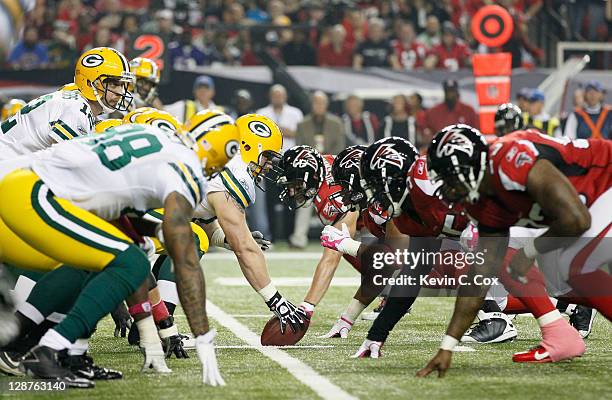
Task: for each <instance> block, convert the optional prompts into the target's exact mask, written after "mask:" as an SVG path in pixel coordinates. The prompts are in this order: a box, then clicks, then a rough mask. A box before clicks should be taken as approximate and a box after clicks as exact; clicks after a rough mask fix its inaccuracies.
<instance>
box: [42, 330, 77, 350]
mask: <svg viewBox="0 0 612 400" xmlns="http://www.w3.org/2000/svg"><path fill="white" fill-rule="evenodd" d="M39 344H40V345H41V346H47V347H51V348H52V349H54V350H57V351H61V350H64V349H69V348H70V347H72V343H71V342H70V340H68V339H66V338H65V337H64V336H62V335H61V334H60V333H58V332H57V331H56V330H55V329H49V330H48V331H47V333H45V335H44V336H43V337H42V338H41V339H40V343H39Z"/></svg>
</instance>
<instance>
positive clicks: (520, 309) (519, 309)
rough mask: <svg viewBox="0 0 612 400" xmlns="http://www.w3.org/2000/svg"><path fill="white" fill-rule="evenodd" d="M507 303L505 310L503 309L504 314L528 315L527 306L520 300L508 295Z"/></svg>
mask: <svg viewBox="0 0 612 400" xmlns="http://www.w3.org/2000/svg"><path fill="white" fill-rule="evenodd" d="M507 299H508V301H507V303H506V308H504V313H506V314H525V313H529V312H531V311H529V309H528V308H527V306H526V305H525V304H524V303H523V302H522V301H521V299H519V298H517V297H515V296H512V295H508V297H507Z"/></svg>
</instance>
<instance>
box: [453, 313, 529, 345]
mask: <svg viewBox="0 0 612 400" xmlns="http://www.w3.org/2000/svg"><path fill="white" fill-rule="evenodd" d="M478 319H479V320H480V321H479V322H478V323H477V324H476V325H474V326H473V327H472V328H471V329H470V330H469V331H467V332H466V333H465V335H463V337H462V338H461V341H462V342H463V343H503V342H508V341H511V340H514V338H516V336H517V332H516V328H515V327H514V325H513V324H512V321H511V320H510V318H509V317H508V316H507V315H505V314H504V313H499V312H493V313H485V312H483V311H479V312H478Z"/></svg>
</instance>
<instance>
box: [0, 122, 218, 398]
mask: <svg viewBox="0 0 612 400" xmlns="http://www.w3.org/2000/svg"><path fill="white" fill-rule="evenodd" d="M187 139H188V138H187V137H186V136H184V135H180V134H179V135H176V134H174V133H169V132H167V131H164V130H161V129H158V128H154V127H150V126H145V125H126V126H121V127H117V128H114V129H111V130H109V131H108V132H107V133H105V134H102V135H98V136H95V137H83V138H78V139H76V140H72V141H70V142H67V143H63V144H61V145H58V146H54V147H53V148H52V149H50V150H48V151H45V152H41V153H37V154H36V156H35V157H33V158H32V159H31V161H30V162H29V163H27V165H24V166H27V167H29V169H19V170H16V171H14V172H12V173H10V174H9V175H7V176H6V177H5V178H4V180H3V181H2V183H1V184H0V197H1V198H2V199H3V202H2V204H1V205H0V218H2V220H3V221H4V222H5V224H6V226H8V228H10V230H11V232H12V233H13V234H14V237H6V236H4V235H3V236H2V238H1V239H0V240H2V241H6V240H10V241H11V245H14V243H13V242H14V241H15V240H17V241H19V240H21V241H23V244H22V245H23V246H30V247H31V251H32V252H35V253H38V254H40V255H41V256H42V257H45V258H47V259H52V260H57V262H60V263H63V264H68V265H71V266H73V267H76V268H82V269H85V270H90V271H95V272H97V274H96V275H95V277H94V278H93V279H91V280H89V281H88V283H87V285H86V286H85V287H84V288H83V289H82V291H81V292H80V295H79V297H78V298H77V300H76V302H75V304H74V306H73V307H72V309H71V311H70V312H69V313H68V315H67V316H66V318H64V320H63V321H62V322H61V323H59V324H58V325H57V326H56V327H55V328H54V329H52V330H49V331H48V332H47V333H46V334H45V335H44V336H43V337H42V339H41V341H40V344H39V345H38V346H36V347H34V348H33V349H32V350H31V351H30V352H29V353H28V354H27V355H26V356H25V357H24V359H23V361H22V365H23V368H24V369H25V370H26V371H27V372H28V374H30V375H32V376H35V377H41V378H50V379H61V380H64V381H66V382H67V383H68V384H69V385H70V386H76V387H91V386H93V382H91V381H89V380H87V379H82V378H78V377H76V376H74V375H73V374H72V373H71V372H70V371H69V370H68V369H66V368H64V367H62V366H61V365H60V364H59V363H58V353H59V352H60V351H62V350H63V349H66V348H68V347H70V346H71V343H72V342H74V341H75V340H76V339H78V338H82V337H87V336H88V335H90V334H91V332H92V331H93V329H94V328H95V326H96V324H97V322H98V321H99V319H101V318H102V317H104V316H105V315H106V314H108V313H109V312H110V311H112V310H114V309H115V307H116V306H117V304H119V303H120V302H121V301H123V300H124V299H125V298H126V297H128V296H129V295H130V294H131V293H133V292H134V291H135V290H136V289H138V288H140V287H141V286H142V283H143V282H144V280H145V279H146V277H147V276H148V274H149V268H150V267H149V262H148V259H147V258H146V256H145V255H144V253H142V251H141V250H140V249H139V248H138V247H137V246H135V245H134V244H133V241H132V240H131V239H130V238H129V237H128V236H126V235H125V234H124V233H123V232H121V231H120V230H118V229H117V228H116V227H115V226H113V225H111V224H109V223H108V222H107V221H111V220H115V219H117V218H118V217H119V215H121V213H122V212H124V211H125V210H126V209H134V210H141V211H145V210H147V209H150V208H156V207H161V206H164V208H165V212H166V213H165V216H164V222H163V225H162V230H163V233H164V236H163V237H164V239H165V240H164V242H165V247H166V249H167V251H168V253H169V254H170V255H171V256H172V258H173V260H174V266H175V268H176V276H177V283H178V289H179V295H180V297H181V300H182V301H181V303H182V305H183V308H184V310H185V313H186V314H187V318H188V321H189V323H190V327H191V329H192V332H193V333H194V335H195V336H197V337H196V348H197V350H198V355H199V357H200V360H201V362H202V363H203V367H204V368H203V381H204V383H207V384H211V385H219V384H224V382H223V379H222V378H221V376H220V374H219V372H218V367H217V363H216V357H215V354H214V346H213V339H214V336H215V331H214V330H211V329H210V328H209V325H208V319H207V316H206V310H205V294H204V293H205V292H204V278H203V275H202V271H201V269H200V266H199V262H198V260H197V258H196V248H195V243H194V241H193V236H192V230H191V227H190V226H189V222H190V220H191V217H192V213H193V209H194V208H195V206H196V205H197V204H198V202H199V200H200V196H201V187H200V185H201V182H202V180H203V177H202V176H201V172H199V171H201V164H200V160H199V158H198V155H197V153H196V152H195V151H194V150H197V146H195V145H194V142H193V141H189V140H187ZM133 160H138V162H132V161H133ZM152 171H153V172H154V173H152ZM110 194H112V195H110ZM15 238H16V239H15ZM3 257H4V256H3ZM7 261H8V262H11V263H13V264H15V265H17V266H20V263H19V259H16V260H10V259H8V260H7ZM57 262H56V264H55V266H57ZM41 265H42V264H41ZM66 268H69V267H61V268H58V269H56V270H54V271H52V272H50V273H48V274H47V275H45V278H46V277H47V276H51V275H53V274H55V273H57V271H61V270H62V269H66ZM45 278H43V279H45ZM68 284H69V282H68V281H67V282H66V285H68ZM52 301H53V299H49V302H52ZM142 309H143V311H148V310H147V306H146V304H143V305H142ZM136 323H137V324H138V326H139V328H141V327H143V329H141V345H142V347H143V348H144V353H145V363H144V367H143V369H145V370H146V369H148V368H150V367H154V368H155V369H156V370H157V371H160V372H170V371H169V370H168V368H167V367H166V366H165V362H164V360H163V357H164V354H163V351H162V349H161V345H160V343H159V339H158V337H157V331H156V329H155V325H154V324H153V322H152V318H151V317H147V318H144V319H142V320H140V321H137V322H136Z"/></svg>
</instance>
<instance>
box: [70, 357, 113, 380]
mask: <svg viewBox="0 0 612 400" xmlns="http://www.w3.org/2000/svg"><path fill="white" fill-rule="evenodd" d="M62 365H63V366H64V367H66V368H68V369H69V370H70V371H72V373H74V374H75V375H76V376H80V377H81V378H85V379H92V380H101V381H108V380H113V379H121V378H123V373H121V372H120V371H116V370H114V369H110V368H102V367H99V366H97V365H96V364H94V361H93V358H91V357H90V356H88V355H87V354H82V355H78V356H76V355H75V356H68V357H66V358H64V359H62Z"/></svg>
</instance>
